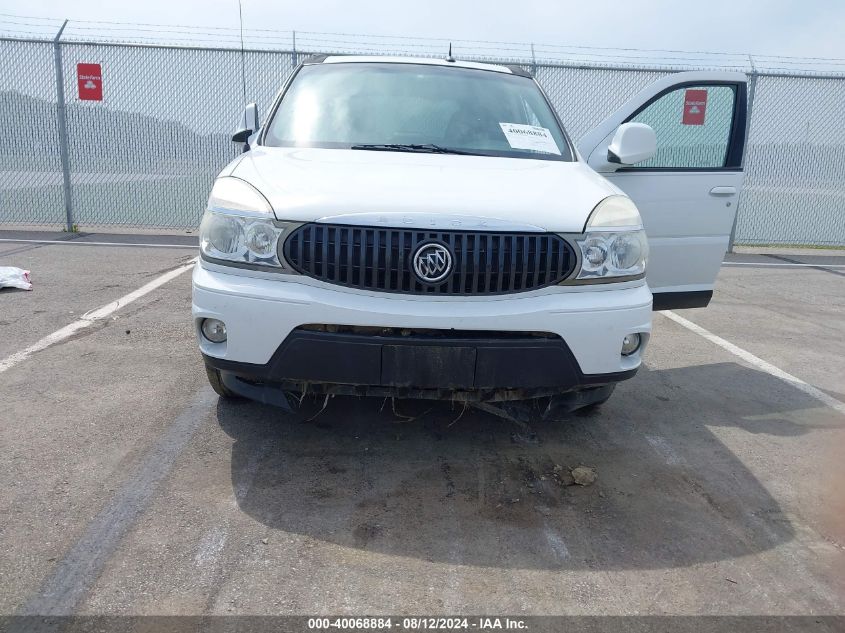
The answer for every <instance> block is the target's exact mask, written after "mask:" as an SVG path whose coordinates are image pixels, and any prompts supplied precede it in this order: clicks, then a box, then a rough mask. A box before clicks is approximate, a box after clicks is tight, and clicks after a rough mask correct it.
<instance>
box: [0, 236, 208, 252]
mask: <svg viewBox="0 0 845 633" xmlns="http://www.w3.org/2000/svg"><path fill="white" fill-rule="evenodd" d="M0 242H9V243H13V244H55V245H58V246H140V247H142V248H192V249H194V250H196V249H198V248H199V245H194V246H189V245H187V244H150V243H149V242H83V241H80V240H17V239H13V238H0Z"/></svg>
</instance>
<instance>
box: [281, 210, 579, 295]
mask: <svg viewBox="0 0 845 633" xmlns="http://www.w3.org/2000/svg"><path fill="white" fill-rule="evenodd" d="M428 243H439V244H443V245H445V246H446V247H447V248H448V249H449V250H450V253H451V256H452V272H451V273H450V274H449V275H448V276H447V277H446V278H445V279H443V280H441V281H440V282H437V283H434V284H429V283H424V282H423V281H422V280H420V279H419V278H418V277H417V275H416V273H415V272H414V265H413V262H412V258H413V257H414V255H415V253H416V252H417V250H418V249H419V248H420V247H421V246H422V245H424V244H428ZM279 248H280V255H283V257H284V258H285V260H286V261H287V262H288V263H289V264H290V265H291V266H292V267H293V268H294V269H295V270H296V271H297V272H299V273H302V274H304V275H307V276H309V277H313V278H314V279H319V280H321V281H325V282H327V283H331V284H337V285H341V286H348V287H355V288H360V289H363V290H374V291H379V292H391V293H403V294H433V293H434V294H441V295H458V296H466V295H490V294H510V293H516V292H525V291H529V290H535V289H537V288H543V287H545V286H550V285H553V284H557V283H559V282H561V281H563V280H564V279H566V278H567V277H568V276H569V275H570V274H571V273H572V271H573V269H574V268H575V264H576V257H575V251H574V250H573V247H572V246H571V245H570V244H569V243H568V242H567V241H566V240H564V239H563V238H562V237H560V236H558V235H555V234H553V233H509V232H496V231H431V230H421V229H401V228H395V229H393V228H384V227H378V228H376V227H363V226H361V227H359V226H344V225H334V224H323V223H317V222H314V223H310V224H304V225H302V226H300V227H299V228H297V229H296V230H294V231H293V232H292V233H291V235H290V236H289V237H288V238H287V240H285V242H284V244H282V245H280V247H279Z"/></svg>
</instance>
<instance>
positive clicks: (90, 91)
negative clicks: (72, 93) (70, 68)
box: [76, 64, 103, 101]
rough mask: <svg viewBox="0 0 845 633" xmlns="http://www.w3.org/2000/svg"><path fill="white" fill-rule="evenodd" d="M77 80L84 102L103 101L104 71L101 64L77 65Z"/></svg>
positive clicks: (80, 95)
mask: <svg viewBox="0 0 845 633" xmlns="http://www.w3.org/2000/svg"><path fill="white" fill-rule="evenodd" d="M76 80H77V83H78V85H79V98H80V99H81V100H82V101H102V100H103V71H102V68H101V67H100V64H77V65H76Z"/></svg>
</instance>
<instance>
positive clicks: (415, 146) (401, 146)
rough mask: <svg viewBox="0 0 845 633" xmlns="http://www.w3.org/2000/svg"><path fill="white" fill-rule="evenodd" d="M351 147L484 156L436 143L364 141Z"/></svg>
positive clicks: (385, 150)
mask: <svg viewBox="0 0 845 633" xmlns="http://www.w3.org/2000/svg"><path fill="white" fill-rule="evenodd" d="M350 149H369V150H373V151H376V152H419V153H421V154H463V155H465V156H482V154H477V153H475V152H467V151H464V150H462V149H453V148H451V147H442V146H441V145H435V144H434V143H364V144H361V145H353V146H352V147H351V148H350Z"/></svg>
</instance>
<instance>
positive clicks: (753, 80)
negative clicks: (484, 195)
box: [728, 55, 757, 253]
mask: <svg viewBox="0 0 845 633" xmlns="http://www.w3.org/2000/svg"><path fill="white" fill-rule="evenodd" d="M748 63H749V64H750V65H751V72H750V73H748V104H747V107H746V113H745V142H744V143H743V147H744V153H743V156H742V167H743V170H744V169H745V157H746V156H748V138H749V136H750V134H751V112H752V110H753V108H754V88H755V87H756V85H757V68H756V67H755V66H754V58H753V57H752V56H751V55H749V56H748ZM742 195H743V194H742V193H741V192H740V194H739V199H738V200H737V202H736V211H734V223H733V225H732V226H731V236H730V238H729V239H728V252H729V253H733V252H734V240H735V239H736V224H737V222H739V211H740V209H742Z"/></svg>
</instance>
